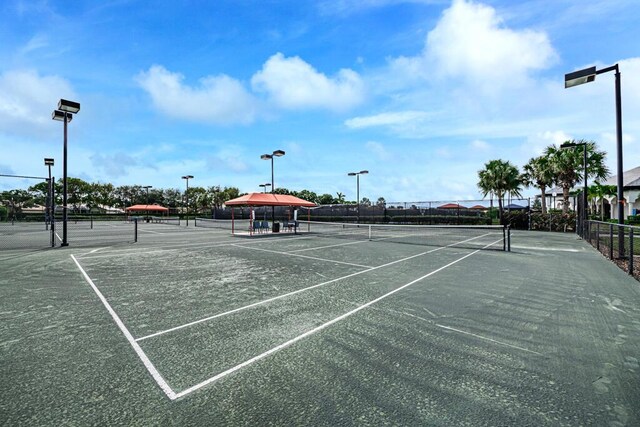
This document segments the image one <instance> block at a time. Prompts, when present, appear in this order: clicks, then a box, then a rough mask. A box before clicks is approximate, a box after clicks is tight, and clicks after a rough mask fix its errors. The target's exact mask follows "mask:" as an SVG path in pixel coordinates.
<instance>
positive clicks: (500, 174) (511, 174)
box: [478, 160, 522, 223]
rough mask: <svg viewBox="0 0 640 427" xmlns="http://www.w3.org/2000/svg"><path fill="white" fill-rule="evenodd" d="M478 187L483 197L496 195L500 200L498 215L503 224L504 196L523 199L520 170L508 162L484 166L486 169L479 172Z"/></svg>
mask: <svg viewBox="0 0 640 427" xmlns="http://www.w3.org/2000/svg"><path fill="white" fill-rule="evenodd" d="M478 178H479V179H480V180H479V181H478V187H479V188H480V191H482V196H483V197H487V194H489V193H495V195H496V197H497V198H498V214H499V217H500V222H501V223H502V206H503V202H504V196H505V194H507V193H508V192H510V193H511V194H512V195H514V196H516V197H522V195H521V194H520V186H521V185H522V180H521V178H520V172H519V171H518V168H517V167H516V166H514V165H513V164H511V163H510V162H508V161H504V160H491V161H489V162H487V163H485V164H484V169H482V170H480V171H478Z"/></svg>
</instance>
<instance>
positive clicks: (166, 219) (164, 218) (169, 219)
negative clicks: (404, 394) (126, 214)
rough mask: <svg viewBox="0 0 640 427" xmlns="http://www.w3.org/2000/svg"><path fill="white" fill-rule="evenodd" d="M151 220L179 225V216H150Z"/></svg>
mask: <svg viewBox="0 0 640 427" xmlns="http://www.w3.org/2000/svg"><path fill="white" fill-rule="evenodd" d="M151 221H153V222H155V223H158V224H169V225H180V217H179V216H152V217H151Z"/></svg>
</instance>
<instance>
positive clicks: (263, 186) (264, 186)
mask: <svg viewBox="0 0 640 427" xmlns="http://www.w3.org/2000/svg"><path fill="white" fill-rule="evenodd" d="M258 187H262V192H263V193H266V192H267V187H271V184H269V183H268V182H267V183H265V184H260V185H258Z"/></svg>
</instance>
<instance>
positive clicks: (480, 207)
mask: <svg viewBox="0 0 640 427" xmlns="http://www.w3.org/2000/svg"><path fill="white" fill-rule="evenodd" d="M469 209H470V210H474V211H488V210H489V208H488V207H486V206H482V205H474V206H471V207H470V208H469Z"/></svg>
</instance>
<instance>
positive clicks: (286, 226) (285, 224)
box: [282, 219, 289, 231]
mask: <svg viewBox="0 0 640 427" xmlns="http://www.w3.org/2000/svg"><path fill="white" fill-rule="evenodd" d="M284 230H287V231H289V221H287V220H286V219H285V220H283V221H282V231H284Z"/></svg>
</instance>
